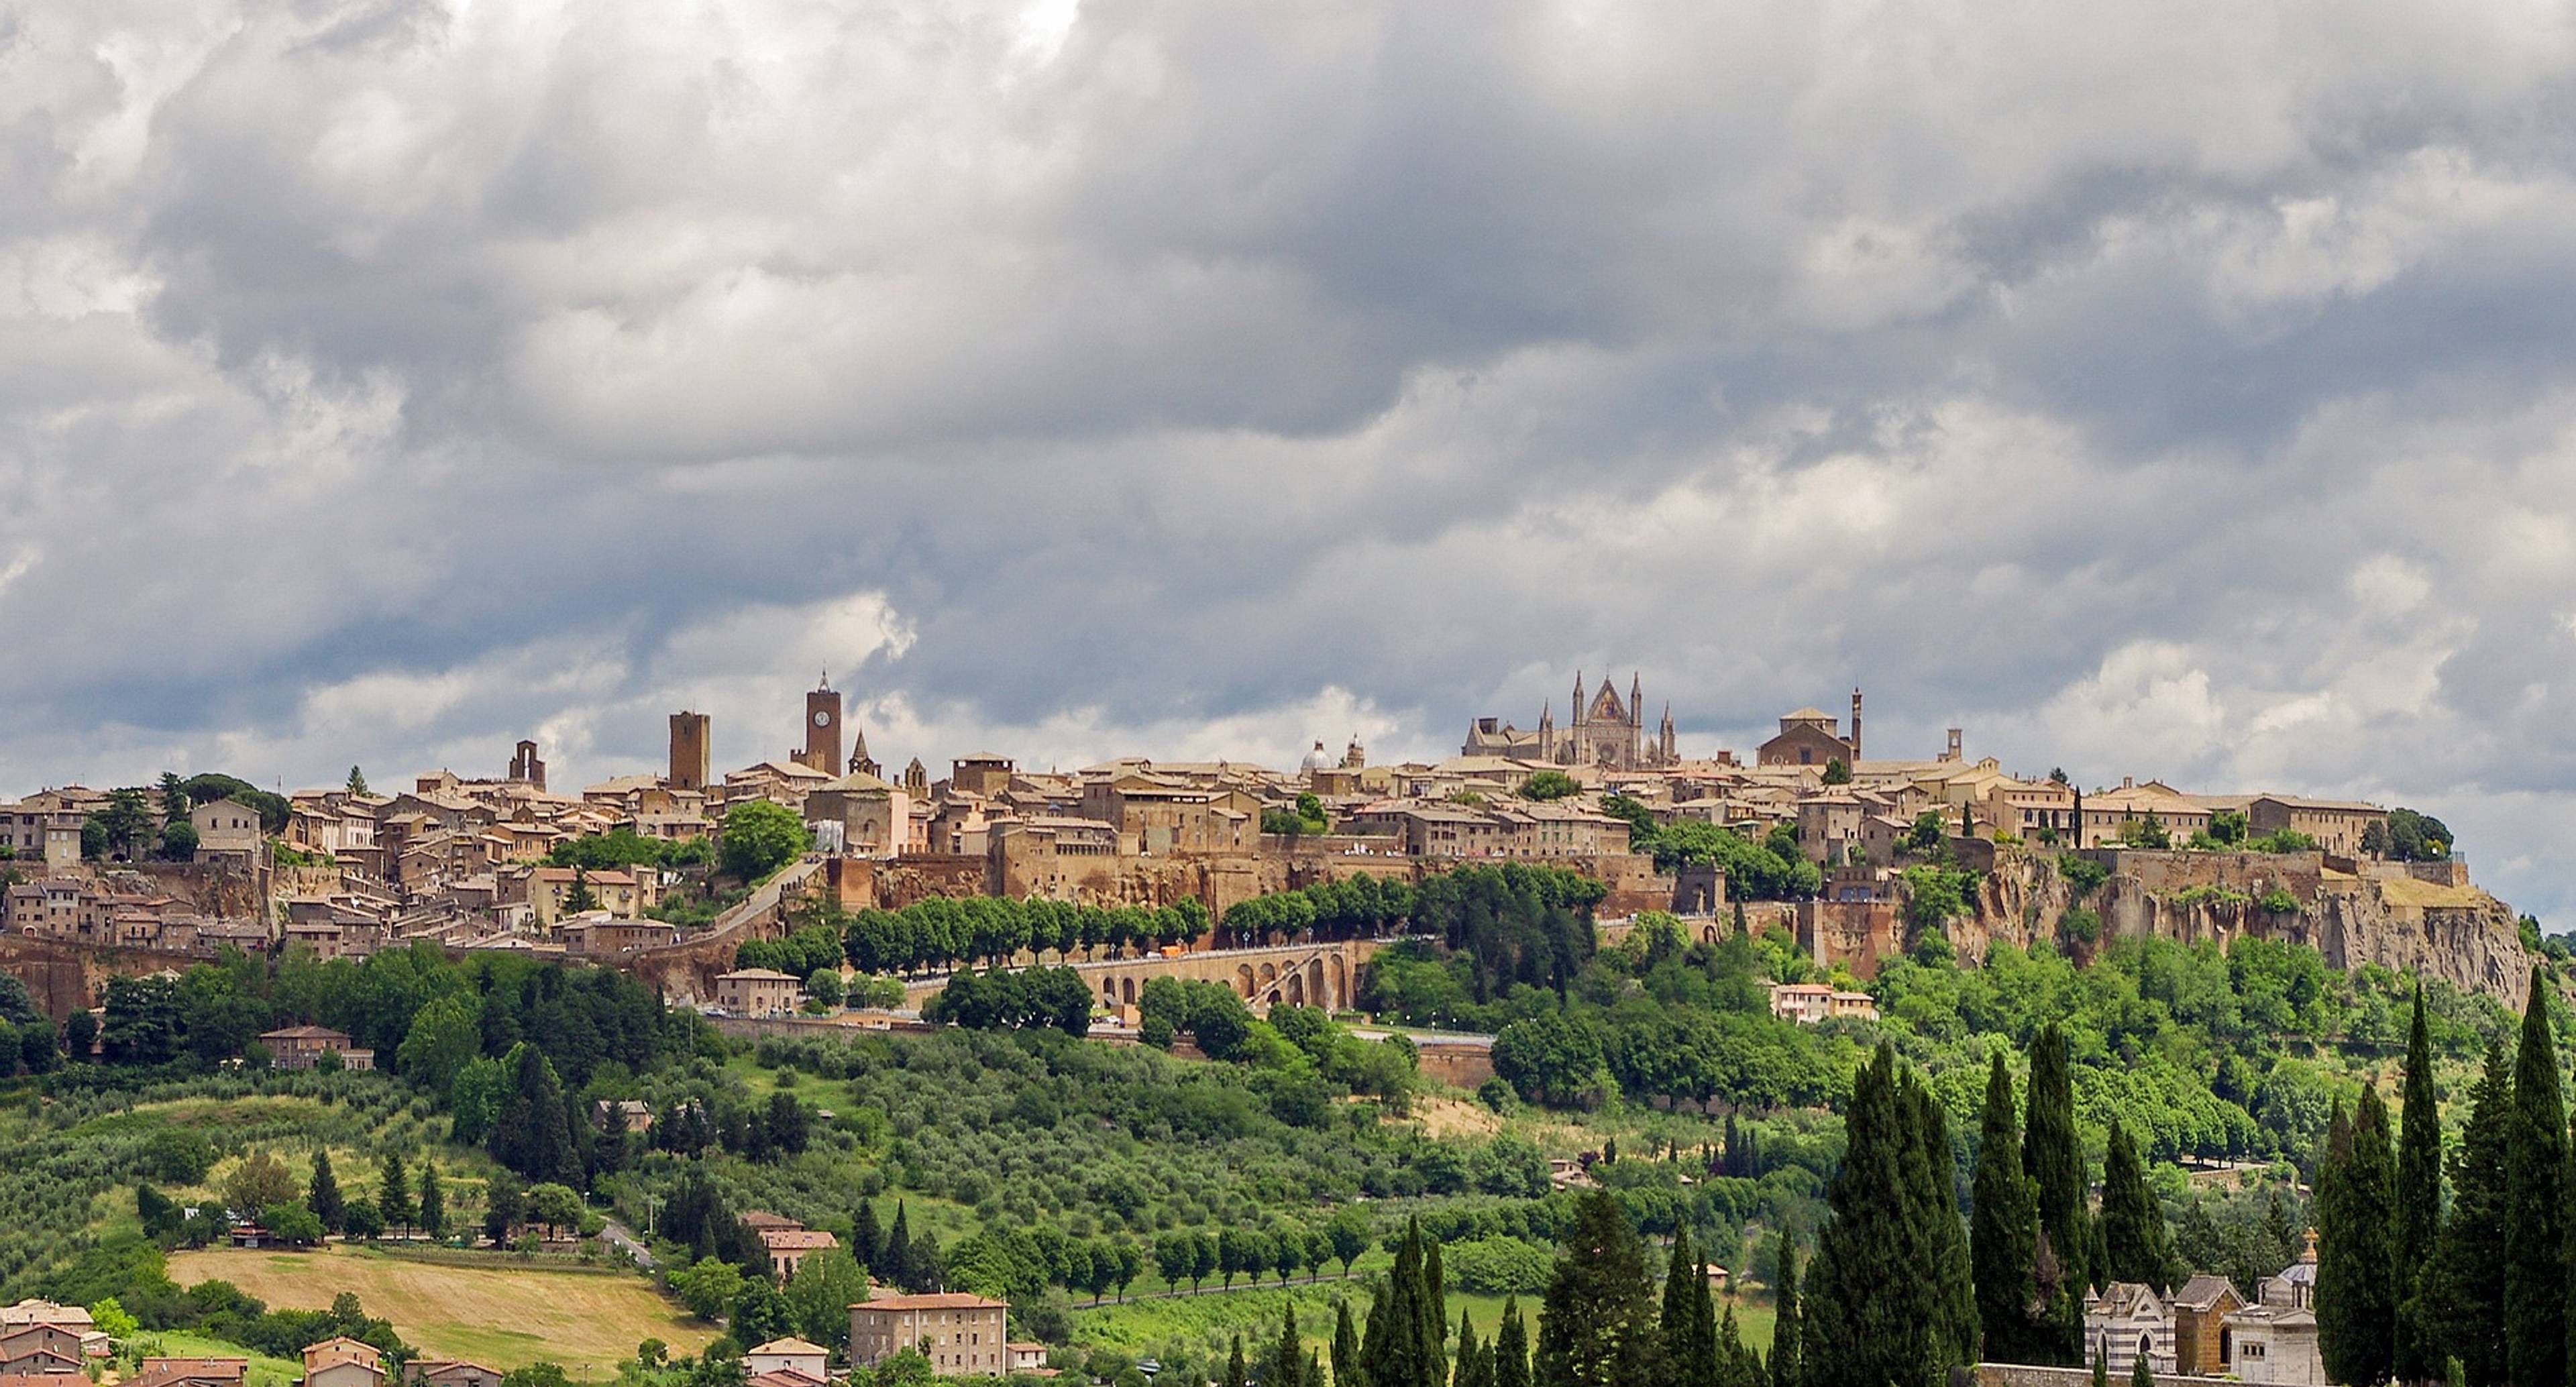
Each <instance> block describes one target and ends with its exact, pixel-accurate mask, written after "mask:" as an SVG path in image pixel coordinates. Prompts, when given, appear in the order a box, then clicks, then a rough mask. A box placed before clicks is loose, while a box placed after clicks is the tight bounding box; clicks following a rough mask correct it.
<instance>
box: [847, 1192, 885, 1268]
mask: <svg viewBox="0 0 2576 1387" xmlns="http://www.w3.org/2000/svg"><path fill="white" fill-rule="evenodd" d="M884 1244H885V1235H884V1234H883V1233H880V1232H878V1231H877V1202H876V1201H875V1200H873V1199H862V1200H860V1201H859V1212H858V1214H857V1215H856V1216H854V1217H853V1218H851V1220H850V1260H851V1261H853V1262H856V1263H858V1264H859V1270H861V1271H863V1272H866V1273H867V1274H868V1275H870V1276H874V1275H876V1270H877V1258H878V1257H880V1256H882V1255H883V1248H884Z"/></svg>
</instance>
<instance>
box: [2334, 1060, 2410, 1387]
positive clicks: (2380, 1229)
mask: <svg viewBox="0 0 2576 1387" xmlns="http://www.w3.org/2000/svg"><path fill="white" fill-rule="evenodd" d="M2395 1183H2396V1153H2395V1152H2394V1151H2392V1150H2391V1149H2390V1147H2389V1142H2388V1107H2387V1105H2386V1104H2384V1103H2382V1102H2380V1100H2379V1091H2378V1090H2377V1089H2374V1088H2370V1087H2367V1086H2365V1087H2364V1088H2363V1089H2362V1091H2361V1106H2360V1108H2359V1109H2358V1110H2357V1111H2356V1112H2355V1113H2354V1116H2353V1120H2352V1122H2351V1123H2349V1124H2346V1123H2345V1121H2344V1120H2343V1108H2342V1105H2341V1104H2337V1105H2336V1107H2335V1113H2334V1118H2333V1120H2332V1122H2331V1123H2330V1124H2329V1125H2328V1128H2327V1137H2326V1158H2325V1160H2324V1162H2323V1163H2322V1165H2321V1166H2320V1168H2319V1170H2318V1174H2317V1304H2316V1312H2317V1354H2318V1356H2319V1357H2320V1358H2322V1359H2323V1360H2324V1362H2325V1368H2326V1372H2327V1373H2328V1374H2330V1375H2331V1376H2332V1377H2333V1378H2334V1380H2335V1381H2337V1382H2346V1383H2354V1384H2360V1385H2361V1387H2368V1384H2374V1383H2380V1382H2385V1381H2387V1380H2388V1372H2389V1366H2390V1364H2391V1363H2392V1362H2393V1361H2394V1354H2395V1350H2396V1332H2397V1286H2396V1281H2397V1272H2396V1268H2395V1267H2394V1266H2393V1265H2392V1264H2391V1260H2390V1254H2389V1233H2390V1226H2389V1225H2390V1220H2391V1216H2392V1214H2391V1210H2390V1209H2389V1207H2388V1198H2389V1191H2390V1187H2391V1186H2393V1185H2394V1184H2395Z"/></svg>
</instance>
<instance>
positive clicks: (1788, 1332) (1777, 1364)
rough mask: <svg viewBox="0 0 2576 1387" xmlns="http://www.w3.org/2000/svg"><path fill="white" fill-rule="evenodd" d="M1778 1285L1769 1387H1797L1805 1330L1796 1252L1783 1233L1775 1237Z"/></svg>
mask: <svg viewBox="0 0 2576 1387" xmlns="http://www.w3.org/2000/svg"><path fill="white" fill-rule="evenodd" d="M1777 1236H1778V1238H1779V1250H1778V1254H1777V1256H1776V1257H1775V1259H1774V1260H1776V1261H1777V1262H1778V1263H1779V1265H1780V1283H1779V1285H1778V1286H1777V1287H1776V1288H1774V1290H1773V1292H1772V1300H1773V1302H1774V1304H1775V1310H1774V1313H1773V1316H1772V1322H1771V1387H1799V1384H1800V1382H1801V1381H1803V1377H1802V1374H1803V1373H1804V1371H1805V1365H1804V1363H1803V1361H1802V1360H1803V1359H1804V1357H1805V1348H1806V1331H1805V1326H1804V1324H1803V1323H1802V1312H1801V1310H1800V1308H1799V1303H1798V1302H1799V1295H1798V1249H1797V1246H1796V1245H1795V1244H1793V1243H1791V1242H1790V1241H1789V1239H1788V1237H1787V1235H1786V1234H1781V1235H1777Z"/></svg>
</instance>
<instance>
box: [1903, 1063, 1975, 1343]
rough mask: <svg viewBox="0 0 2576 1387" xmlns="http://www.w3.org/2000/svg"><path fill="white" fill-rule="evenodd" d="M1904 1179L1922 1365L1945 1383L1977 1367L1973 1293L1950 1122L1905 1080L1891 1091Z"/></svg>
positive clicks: (1909, 1077) (1928, 1093) (1917, 1082)
mask: <svg viewBox="0 0 2576 1387" xmlns="http://www.w3.org/2000/svg"><path fill="white" fill-rule="evenodd" d="M1897 1097H1898V1101H1899V1108H1900V1111H1901V1112H1902V1113H1903V1114H1904V1124H1903V1127H1902V1128H1901V1131H1902V1132H1903V1135H1904V1138H1905V1161H1906V1171H1907V1174H1908V1181H1907V1184H1908V1191H1909V1195H1910V1197H1909V1199H1908V1200H1907V1206H1908V1229H1907V1232H1908V1235H1909V1237H1910V1239H1911V1241H1912V1242H1913V1243H1914V1245H1915V1246H1916V1247H1917V1248H1919V1249H1920V1254H1919V1262H1918V1265H1919V1266H1920V1268H1921V1271H1920V1272H1919V1277H1920V1279H1921V1281H1922V1282H1923V1286H1922V1290H1923V1293H1924V1299H1925V1308H1926V1310H1927V1311H1928V1313H1929V1316H1930V1318H1929V1319H1928V1320H1927V1322H1926V1326H1925V1327H1926V1329H1927V1330H1928V1331H1929V1339H1928V1341H1927V1343H1926V1345H1925V1352H1926V1355H1927V1363H1928V1365H1929V1367H1930V1369H1931V1370H1932V1371H1934V1372H1936V1373H1937V1374H1938V1375H1939V1381H1941V1382H1944V1383H1946V1382H1947V1381H1948V1380H1949V1370H1950V1369H1951V1368H1953V1367H1955V1366H1957V1365H1959V1364H1962V1363H1974V1362H1976V1361H1977V1356H1978V1355H1977V1291H1976V1286H1975V1284H1974V1276H1973V1274H1972V1273H1971V1271H1970V1269H1969V1265H1968V1235H1967V1230H1966V1229H1965V1228H1964V1227H1962V1226H1961V1223H1960V1219H1959V1200H1958V1195H1957V1194H1956V1192H1955V1188H1954V1176H1953V1171H1954V1167H1953V1165H1952V1161H1951V1155H1950V1120H1949V1118H1948V1117H1947V1116H1945V1115H1944V1114H1943V1113H1942V1111H1941V1105H1940V1104H1939V1103H1937V1102H1934V1101H1933V1099H1932V1090H1931V1089H1930V1088H1929V1087H1928V1086H1926V1085H1925V1084H1924V1083H1923V1082H1922V1080H1921V1079H1919V1078H1918V1077H1917V1076H1915V1075H1914V1074H1912V1073H1911V1072H1909V1073H1907V1074H1906V1075H1905V1076H1904V1078H1903V1081H1902V1083H1901V1084H1900V1086H1899V1088H1898V1092H1897Z"/></svg>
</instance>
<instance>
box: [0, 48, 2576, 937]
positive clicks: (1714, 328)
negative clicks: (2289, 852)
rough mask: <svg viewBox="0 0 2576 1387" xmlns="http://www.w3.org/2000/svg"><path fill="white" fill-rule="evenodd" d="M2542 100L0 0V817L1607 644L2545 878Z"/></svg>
mask: <svg viewBox="0 0 2576 1387" xmlns="http://www.w3.org/2000/svg"><path fill="white" fill-rule="evenodd" d="M2571 79H2576V22H2571V20H2570V19H2569V17H2568V16H2567V15H2566V13H2564V12H2563V11H2562V10H2560V9H2558V8H2555V7H2549V6H2531V5H2521V4H2508V3H2497V4H2487V5H2471V6H2465V7H2464V6H2461V5H2457V4H2439V3H2430V2H2429V0H2426V2H2424V3H2407V2H2404V0H2401V2H2399V3H2390V4H2384V5H2377V6H2371V7H2366V8H2362V9H2355V8H2353V7H2350V6H2345V5H2330V4H2325V3H2280V4H2274V5H2269V6H2264V7H2260V8H2258V9H2254V10H2248V9H2247V8H2245V7H2243V6H2240V5H2227V4H2218V3H2191V2H2189V0H2186V3H2179V4H2165V5H2157V6H2146V5H2129V6H2116V5H2115V6H2112V7H2109V8H2107V9H2106V8H2103V7H2092V8H2087V9H2071V8H2068V7H2064V6H2050V5H2039V4H2021V3H2006V4H1978V5H1968V4H1923V5H1911V6H1884V5H1877V4H1869V3H1858V2H1857V0H1823V2H1822V3H1818V2H1817V0H1796V2H1795V3H1790V2H1789V0H1781V2H1780V3H1760V2H1758V0H1757V2H1756V3H1733V4H1726V5H1716V6H1712V5H1708V4H1705V3H1682V2H1680V0H1674V2H1673V3H1663V2H1662V0H1630V3H1623V4H1616V5H1612V4H1603V3H1598V0H1540V2H1539V3H1531V4H1523V5H1514V6H1500V7H1498V6H1493V5H1489V4H1469V3H1441V2H1440V0H1424V2H1423V3H1385V4H1369V3H1318V4H1303V5H1224V4H1217V5H1211V4H1207V3H1204V0H1079V2H1078V3H1071V2H1069V0H1038V3H1035V4H1026V5H1013V4H998V3H996V4H979V3H972V0H848V3H842V2H841V0H735V2H734V3H726V4H715V3H656V2H655V0H619V2H618V3H608V2H607V0H600V2H599V3H552V4H548V3H537V2H536V0H445V2H444V3H431V2H430V0H366V2H360V0H151V3H141V2H140V0H137V2H136V3H121V2H120V0H42V3H34V2H31V0H0V632H5V634H6V641H5V647H0V648H5V649H6V650H7V651H8V653H9V658H7V659H6V660H0V707H5V708H6V709H7V710H8V732H7V734H6V735H5V736H0V792H7V793H18V792H23V791H26V790H32V789H35V788H37V787H38V786H40V785H44V784H54V783H61V782H64V781H67V780H73V779H78V780H82V781H84V782H86V783H91V784H105V783H114V782H118V781H126V780H133V779H137V778H142V777H146V776H148V775H150V774H153V773H156V772H157V771H159V770H160V769H162V768H164V767H165V766H166V767H176V768H182V769H212V768H222V769H227V770H231V771H234V772H236V773H239V774H242V775H245V776H249V777H252V778H254V779H256V780H258V781H260V782H261V783H264V784H266V783H283V784H287V785H290V786H292V785H296V784H308V783H327V782H331V781H336V780H337V779H338V778H339V777H340V775H342V774H343V773H345V771H346V769H347V767H348V766H349V764H350V763H352V762H356V763H359V764H362V765H364V766H365V767H366V768H367V769H368V771H369V772H370V774H371V775H373V776H375V777H376V778H377V780H378V782H379V783H380V784H382V783H391V782H396V781H399V780H401V779H402V778H403V777H405V776H408V775H409V774H411V773H413V772H415V771H417V770H421V769H427V768H431V767H435V766H439V765H450V766H454V767H455V768H457V769H458V770H460V771H464V772H468V773H483V774H491V773H496V772H497V771H498V770H499V769H500V766H501V764H502V763H503V762H504V761H505V760H506V758H507V756H508V754H509V744H510V742H512V741H513V740H515V739H516V738H518V737H520V736H535V737H537V738H538V739H539V740H540V741H541V742H542V743H543V744H544V745H545V748H546V752H547V755H548V757H549V759H550V761H552V763H553V765H554V773H555V775H556V777H557V778H558V779H560V780H563V781H565V782H568V783H580V782H583V781H586V780H590V779H597V778H602V777H605V776H607V775H610V774H614V773H619V772H622V771H626V770H631V769H635V768H640V767H644V766H649V765H652V764H654V763H656V762H657V761H658V759H659V757H660V752H661V745H662V736H663V721H662V719H663V716H664V715H665V714H666V713H668V712H670V711H672V710H674V709H677V708H680V707H683V706H691V707H696V708H699V709H701V710H705V711H709V712H711V713H712V714H713V715H714V717H715V720H716V721H715V737H716V756H717V759H718V760H719V762H721V763H724V764H727V765H739V764H744V763H747V762H749V761H751V760H753V759H756V758H758V757H762V756H768V755H775V754H777V753H779V752H781V751H784V750H785V749H787V747H788V746H789V745H790V744H791V743H792V742H793V741H794V739H795V738H796V735H797V732H796V715H797V697H798V694H799V692H800V691H801V690H802V689H803V688H804V687H805V686H806V685H807V684H808V683H809V682H810V681H811V680H812V679H813V678H814V677H815V675H816V674H817V672H818V671H821V670H825V669H828V670H829V671H830V673H831V676H832V679H833V681H834V683H835V684H836V685H838V686H840V687H842V688H844V689H846V690H848V691H850V692H851V694H852V695H853V697H854V698H856V699H857V700H859V713H858V717H859V720H860V722H861V724H862V726H863V727H864V729H865V731H866V732H867V734H868V736H869V740H870V745H871V747H872V749H873V750H874V751H875V752H876V754H877V755H878V756H879V757H880V758H881V759H884V760H887V761H889V762H892V763H894V764H898V765H899V764H901V763H902V762H903V761H905V760H907V759H909V758H911V757H912V756H915V755H918V756H920V757H921V758H922V759H923V760H924V761H925V762H927V763H929V764H932V765H934V766H937V765H940V764H942V763H943V762H944V760H945V758H947V757H950V756H953V755H956V754H959V753H961V752H964V751H967V750H970V749H975V748H977V747H981V746H984V745H990V746H992V747H993V748H995V749H999V750H1003V751H1006V752H1011V753H1015V754H1017V755H1019V756H1020V757H1021V758H1022V759H1023V761H1024V762H1026V763H1031V764H1038V765H1047V764H1054V765H1066V766H1069V765H1074V764H1080V763H1083V762H1086V761H1089V760H1093V759H1097V758H1101V757H1105V756H1108V755H1112V754H1120V753H1129V752H1141V753H1144V754H1149V755H1156V756H1166V757H1202V756H1205V757H1213V756H1218V755H1229V756H1235V757H1243V758H1259V759H1266V760H1270V761H1272V762H1276V763H1287V762H1291V761H1293V760H1294V758H1295V757H1296V756H1297V754H1298V753H1299V752H1300V750H1301V749H1302V748H1303V747H1304V746H1305V745H1306V743H1307V742H1309V741H1311V740H1314V739H1318V738H1320V739H1324V740H1327V741H1330V742H1331V743H1332V744H1333V745H1335V746H1338V745H1339V744H1340V739H1342V738H1344V737H1346V736H1349V735H1351V734H1354V733H1357V734H1359V735H1361V736H1363V737H1365V738H1366V739H1367V740H1368V741H1369V743H1370V745H1371V748H1372V750H1373V751H1374V752H1376V753H1377V754H1379V755H1380V756H1399V755H1417V756H1426V757H1428V756H1435V755H1439V754H1442V753H1443V752H1444V751H1446V750H1449V749H1453V748H1454V747H1455V746H1456V744H1457V741H1458V739H1459V736H1460V733H1461V731H1462V730H1463V727H1464V724H1465V721H1466V719H1467V718H1468V717H1469V716H1471V715H1473V714H1476V713H1480V712H1493V713H1500V714H1503V715H1507V716H1510V717H1513V718H1515V719H1516V720H1519V721H1521V722H1523V723H1524V724H1526V723H1527V722H1528V721H1529V720H1531V719H1534V718H1535V717H1536V715H1537V712H1538V707H1539V703H1540V701H1541V700H1542V699H1547V698H1554V699H1556V700H1558V702H1559V705H1560V706H1559V712H1560V715H1561V714H1562V713H1563V711H1564V710H1563V707H1562V701H1563V698H1564V694H1565V690H1566V688H1567V687H1568V686H1569V685H1570V683H1571V682H1572V679H1573V675H1574V671H1575V670H1576V669H1577V668H1581V669H1583V670H1584V671H1585V672H1586V673H1587V674H1589V675H1590V676H1591V677H1593V678H1595V679H1597V678H1599V677H1601V676H1602V675H1605V674H1607V675H1612V676H1615V677H1617V678H1619V679H1620V680H1622V681H1623V683H1624V681H1625V679H1626V678H1627V677H1628V674H1629V672H1630V671H1631V670H1637V671H1640V672H1642V676H1643V679H1644V682H1645V685H1646V688H1647V692H1648V695H1649V699H1650V701H1653V702H1656V703H1658V704H1659V703H1660V701H1661V700H1663V699H1665V698H1669V699H1670V700H1671V701H1672V705H1673V711H1674V715H1675V718H1676V720H1677V722H1678V723H1679V725H1680V726H1681V728H1682V740H1683V743H1684V746H1685V749H1686V750H1692V751H1709V750H1714V749H1716V748H1718V747H1721V746H1731V747H1734V748H1737V749H1739V750H1741V749H1744V748H1746V747H1748V746H1749V745H1750V744H1751V743H1752V742H1753V741H1754V740H1756V739H1758V737H1759V736H1760V735H1761V733H1762V731H1763V728H1764V725H1765V722H1766V720H1767V719H1769V718H1770V717H1772V716H1775V715H1776V714H1777V713H1779V712H1781V711H1784V710H1786V709H1788V708H1792V707H1795V706H1797V705H1799V704H1804V703H1811V702H1812V703H1817V704H1820V705H1822V706H1825V707H1829V708H1831V707H1836V706H1837V705H1838V704H1839V702H1840V700H1841V698H1842V696H1843V694H1844V692H1845V691H1846V690H1847V689H1849V688H1850V687H1851V686H1853V685H1854V684H1859V685H1863V686H1865V687H1866V688H1867V689H1868V690H1869V692H1870V696H1871V698H1870V706H1871V715H1870V742H1871V744H1872V749H1873V750H1874V751H1878V752H1881V753H1882V754H1899V753H1907V752H1912V753H1916V754H1928V752H1929V751H1931V750H1932V749H1934V748H1936V747H1937V746H1938V744H1939V739H1940V736H1941V729H1942V728H1944V727H1946V726H1951V725H1961V726H1964V727H1966V728H1967V731H1968V741H1969V746H1970V749H1971V752H1972V754H1988V753H1991V754H1994V755H1997V756H1999V757H2001V758H2003V760H2004V762H2005V764H2006V765H2007V766H2009V767H2011V768H2014V769H2017V770H2022V771H2025V772H2028V773H2032V774H2038V773H2044V772H2045V771H2047V770H2048V769H2049V768H2050V767H2052V766H2063V767H2065V768H2066V769H2067V770H2068V771H2069V772H2071V773H2072V774H2074V775H2075V776H2076V777H2077V778H2078V779H2079V780H2083V781H2086V782H2087V783H2103V782H2116V781H2117V780H2118V778H2119V777H2121V776H2123V775H2134V776H2137V777H2140V778H2144V777H2147V776H2160V777H2163V778H2164V779H2167V780H2169V781H2171V782H2173V783H2176V784H2179V785H2182V786H2184V787H2185V788H2191V789H2206V790H2256V789H2279V790H2292V791H2305V792H2311V793H2321V794H2334V795H2359V796H2368V797H2371V798H2375V799H2379V800H2382V801H2383V802H2393V803H2404V804H2409V805H2413V806H2415V807H2417V808H2420V809H2423V810H2426V811H2428V812H2433V813H2437V814H2439V815H2441V816H2442V817H2443V818H2445V819H2446V820H2448V821H2449V822H2450V823H2451V824H2452V825H2453V826H2454V827H2455V828H2456V829H2458V830H2459V831H2460V832H2461V834H2462V835H2463V842H2464V846H2465V847H2466V850H2467V852H2468V854H2469V856H2470V858H2471V860H2472V863H2473V866H2474V868H2475V870H2476V872H2477V874H2478V876H2479V877H2480V879H2481V880H2483V881H2485V882H2486V883H2487V884H2489V885H2490V886H2492V887H2493V888H2495V889H2497V890H2498V891H2499V892H2501V893H2502V894H2504V895H2505V896H2507V897H2508V898H2509V899H2511V900H2513V901H2515V902H2516V903H2517V904H2519V905H2522V906H2524V907H2525V908H2527V909H2532V910H2535V911H2537V912H2539V913H2541V914H2543V916H2544V918H2548V919H2551V922H2552V923H2553V925H2559V926H2563V925H2564V924H2565V923H2576V921H2567V920H2564V919H2562V918H2559V917H2564V916H2565V915H2566V913H2567V912H2568V911H2569V910H2571V909H2576V886H2570V885H2569V884H2567V883H2566V882H2565V881H2564V880H2563V879H2562V876H2561V874H2560V873H2558V872H2557V871H2555V870H2554V869H2553V868H2552V866H2551V863H2552V861H2553V858H2554V856H2555V853H2556V850H2558V849H2561V848H2563V847H2564V846H2565V845H2566V844H2567V842H2568V839H2569V835H2570V830H2571V828H2576V327H2571V324H2576V139H2571V135H2576V121H2571V117H2572V116H2576V86H2571ZM1652 711H1653V710H1650V716H1651V712H1652Z"/></svg>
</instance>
